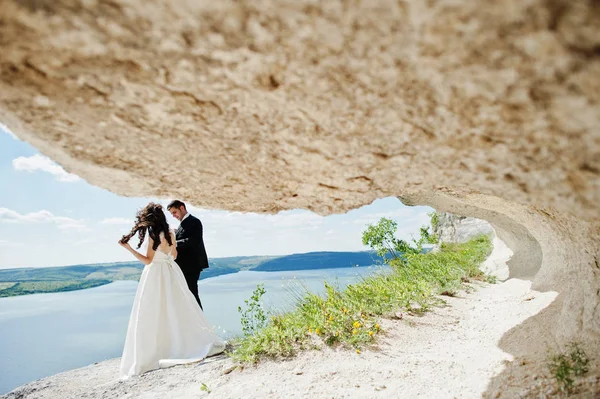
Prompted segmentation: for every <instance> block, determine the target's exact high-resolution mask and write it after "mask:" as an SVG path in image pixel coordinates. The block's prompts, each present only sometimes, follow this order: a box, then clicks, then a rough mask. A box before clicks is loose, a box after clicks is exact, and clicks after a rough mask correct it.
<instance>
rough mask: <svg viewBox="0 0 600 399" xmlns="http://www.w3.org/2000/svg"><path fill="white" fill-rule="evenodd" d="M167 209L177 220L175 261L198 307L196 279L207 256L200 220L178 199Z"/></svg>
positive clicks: (205, 265)
mask: <svg viewBox="0 0 600 399" xmlns="http://www.w3.org/2000/svg"><path fill="white" fill-rule="evenodd" d="M167 210H168V211H169V212H171V215H173V217H174V218H175V219H177V220H179V222H180V223H179V227H178V228H177V231H176V232H175V237H176V239H177V259H175V262H176V263H177V264H178V265H179V267H180V268H181V271H182V272H183V275H184V276H185V281H186V282H187V285H188V288H189V289H190V291H192V294H194V297H195V298H196V301H198V305H200V309H202V303H200V297H199V296H198V279H199V278H200V272H201V271H202V270H204V269H206V268H208V257H207V256H206V249H205V248H204V241H203V240H202V222H200V219H198V218H196V217H194V216H192V215H190V214H189V213H188V211H187V209H186V207H185V204H184V203H183V202H181V201H179V200H174V201H171V203H169V205H167Z"/></svg>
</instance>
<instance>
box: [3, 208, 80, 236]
mask: <svg viewBox="0 0 600 399" xmlns="http://www.w3.org/2000/svg"><path fill="white" fill-rule="evenodd" d="M2 222H4V223H24V224H25V223H54V224H56V226H57V227H58V228H59V229H62V230H69V229H73V230H80V231H81V230H87V227H86V225H85V223H84V222H83V220H80V219H73V218H69V217H65V216H56V215H54V214H53V213H52V212H50V211H47V210H45V209H44V210H41V211H37V212H30V213H26V214H21V213H19V212H17V211H13V210H12V209H8V208H0V223H2Z"/></svg>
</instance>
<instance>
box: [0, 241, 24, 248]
mask: <svg viewBox="0 0 600 399" xmlns="http://www.w3.org/2000/svg"><path fill="white" fill-rule="evenodd" d="M23 246H25V244H24V243H22V242H14V241H7V240H0V247H23Z"/></svg>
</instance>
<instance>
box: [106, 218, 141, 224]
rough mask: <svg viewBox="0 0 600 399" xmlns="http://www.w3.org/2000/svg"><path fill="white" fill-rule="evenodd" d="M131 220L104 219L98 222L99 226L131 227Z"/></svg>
mask: <svg viewBox="0 0 600 399" xmlns="http://www.w3.org/2000/svg"><path fill="white" fill-rule="evenodd" d="M133 222H134V220H133V219H126V218H106V219H102V220H101V221H100V224H113V225H133Z"/></svg>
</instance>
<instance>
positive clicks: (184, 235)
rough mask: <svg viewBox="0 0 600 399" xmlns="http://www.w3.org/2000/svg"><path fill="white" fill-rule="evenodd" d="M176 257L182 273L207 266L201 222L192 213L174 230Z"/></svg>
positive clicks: (196, 271)
mask: <svg viewBox="0 0 600 399" xmlns="http://www.w3.org/2000/svg"><path fill="white" fill-rule="evenodd" d="M175 239H176V240H177V259H175V262H176V263H177V264H178V265H179V267H180V268H181V271H183V273H184V274H194V273H198V274H200V272H201V271H202V270H203V269H206V268H208V257H207V256H206V249H205V248H204V240H203V239H202V222H201V221H200V219H198V218H197V217H194V216H192V215H190V216H188V217H186V218H185V219H184V220H183V221H182V222H181V223H180V224H179V227H178V228H177V230H176V231H175Z"/></svg>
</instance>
